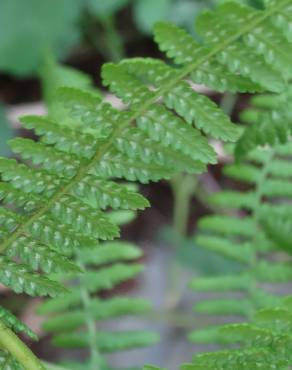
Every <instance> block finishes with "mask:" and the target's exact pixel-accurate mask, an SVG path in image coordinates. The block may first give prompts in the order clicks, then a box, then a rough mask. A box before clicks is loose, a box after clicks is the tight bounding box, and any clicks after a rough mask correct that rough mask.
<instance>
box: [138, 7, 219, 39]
mask: <svg viewBox="0 0 292 370" xmlns="http://www.w3.org/2000/svg"><path fill="white" fill-rule="evenodd" d="M213 3H214V1H212V0H197V1H193V0H135V1H134V2H133V16H134V21H135V23H136V25H137V27H138V29H139V30H140V31H141V32H143V33H149V34H150V33H152V29H153V25H154V23H155V22H157V21H159V20H168V21H171V22H173V23H176V24H178V25H180V26H183V27H185V28H187V29H188V31H190V32H193V31H194V19H196V16H197V15H198V14H199V13H200V11H201V10H202V9H204V8H209V7H211V6H212V5H213Z"/></svg>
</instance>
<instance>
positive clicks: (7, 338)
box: [0, 321, 46, 370]
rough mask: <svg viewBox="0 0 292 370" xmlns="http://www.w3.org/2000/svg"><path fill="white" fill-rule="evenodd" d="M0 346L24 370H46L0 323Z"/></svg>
mask: <svg viewBox="0 0 292 370" xmlns="http://www.w3.org/2000/svg"><path fill="white" fill-rule="evenodd" d="M0 345H1V347H3V348H5V349H6V350H7V351H8V352H9V353H10V354H11V355H12V357H14V358H15V359H16V360H17V361H18V362H19V363H20V364H21V365H22V367H23V368H24V369H25V370H46V369H45V367H44V366H43V365H42V363H41V362H40V361H39V360H38V358H37V357H36V356H35V355H34V354H33V353H32V352H31V350H30V349H29V348H28V347H27V346H26V345H25V344H24V343H23V342H22V341H21V340H20V339H19V338H18V336H17V335H16V334H14V333H13V331H12V330H10V329H9V328H8V327H7V326H5V325H4V324H3V322H2V321H0Z"/></svg>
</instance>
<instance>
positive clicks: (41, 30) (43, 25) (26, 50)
mask: <svg viewBox="0 0 292 370" xmlns="http://www.w3.org/2000/svg"><path fill="white" fill-rule="evenodd" d="M81 4H82V3H81V1H79V0H77V1H74V2H72V1H70V0H62V1H59V0H51V1H46V0H40V1H39V0H26V1H18V0H2V1H1V4H0V23H1V25H2V27H3V28H2V30H3V32H1V36H0V54H1V61H0V69H1V70H2V71H5V72H9V73H13V74H15V75H17V76H23V75H29V74H33V73H35V72H36V71H37V69H38V68H39V66H40V64H41V61H42V57H43V55H44V51H45V50H48V49H52V50H53V52H54V54H56V55H57V56H58V57H63V56H64V55H66V53H67V52H68V51H69V50H70V48H71V47H72V46H73V45H74V44H76V42H77V41H78V40H79V38H80V32H79V29H78V27H77V21H78V18H79V13H80V10H81ZM32 20H33V21H32ZM32 45H33V47H32ZM20 61H21V63H20Z"/></svg>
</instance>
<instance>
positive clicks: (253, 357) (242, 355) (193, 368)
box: [144, 296, 292, 370]
mask: <svg viewBox="0 0 292 370" xmlns="http://www.w3.org/2000/svg"><path fill="white" fill-rule="evenodd" d="M220 334H221V335H222V336H223V337H228V338H230V342H231V341H232V342H233V343H234V344H236V348H232V349H229V350H222V351H215V352H207V353H202V354H199V355H196V356H194V358H193V361H192V363H187V364H183V365H182V366H181V367H180V369H181V370H203V369H204V370H222V369H224V370H229V369H230V370H231V369H232V370H233V369H236V370H251V369H257V368H259V369H261V368H263V369H271V370H272V369H277V370H288V369H290V366H291V362H292V359H291V296H289V297H286V298H285V299H284V300H283V301H280V303H279V305H278V306H276V307H272V308H264V309H262V310H259V311H257V312H256V313H255V315H254V318H253V320H252V321H251V322H249V323H240V324H229V325H224V326H222V327H221V329H220ZM144 370H159V368H158V367H156V366H153V365H146V366H145V367H144Z"/></svg>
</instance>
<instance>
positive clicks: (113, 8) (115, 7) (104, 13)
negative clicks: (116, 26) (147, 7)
mask: <svg viewBox="0 0 292 370" xmlns="http://www.w3.org/2000/svg"><path fill="white" fill-rule="evenodd" d="M128 3H129V0H106V1H101V0H88V1H87V8H88V10H89V11H90V13H92V15H95V16H96V17H97V18H102V17H109V16H112V15H114V14H115V13H117V12H118V11H119V10H121V9H122V8H123V7H125V6H126V5H128Z"/></svg>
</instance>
